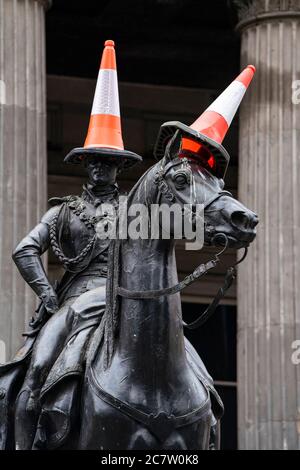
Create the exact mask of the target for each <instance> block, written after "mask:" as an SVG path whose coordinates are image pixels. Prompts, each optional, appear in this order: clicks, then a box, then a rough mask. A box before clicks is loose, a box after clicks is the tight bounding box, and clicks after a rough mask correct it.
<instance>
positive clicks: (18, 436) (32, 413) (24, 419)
mask: <svg viewBox="0 0 300 470" xmlns="http://www.w3.org/2000/svg"><path fill="white" fill-rule="evenodd" d="M71 303H72V301H68V302H66V303H65V304H64V305H63V306H62V307H61V308H60V309H59V310H58V312H56V313H55V314H54V315H53V316H52V317H51V318H50V319H49V320H48V322H47V323H46V324H45V326H44V327H43V328H42V330H41V331H40V333H39V336H38V338H37V340H36V343H35V345H34V348H33V352H32V357H31V362H30V365H29V368H28V372H27V374H26V377H25V380H24V383H23V386H22V389H21V391H20V393H19V395H18V397H17V401H16V407H15V442H16V449H22V450H27V449H31V447H32V443H33V440H34V436H35V432H36V424H37V420H38V417H39V412H40V405H39V395H40V390H41V388H42V386H43V384H44V381H45V379H46V377H47V375H48V373H49V370H50V368H51V366H52V365H53V363H54V361H55V360H56V358H57V357H58V355H59V353H60V351H61V349H62V347H63V345H64V342H65V339H66V336H67V335H68V332H69V329H68V327H67V314H68V310H69V306H70V304H71Z"/></svg>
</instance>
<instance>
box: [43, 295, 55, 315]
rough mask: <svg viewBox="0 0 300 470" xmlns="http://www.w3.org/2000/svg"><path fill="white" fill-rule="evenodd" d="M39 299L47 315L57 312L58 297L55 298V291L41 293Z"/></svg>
mask: <svg viewBox="0 0 300 470" xmlns="http://www.w3.org/2000/svg"><path fill="white" fill-rule="evenodd" d="M41 299H42V301H43V304H44V306H45V309H46V310H47V313H49V315H53V313H55V312H57V310H58V299H57V295H56V294H55V292H51V293H45V294H42V295H41Z"/></svg>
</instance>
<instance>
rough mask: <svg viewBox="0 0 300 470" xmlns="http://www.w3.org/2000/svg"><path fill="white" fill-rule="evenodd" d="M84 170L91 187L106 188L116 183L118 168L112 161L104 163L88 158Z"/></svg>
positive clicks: (94, 158)
mask: <svg viewBox="0 0 300 470" xmlns="http://www.w3.org/2000/svg"><path fill="white" fill-rule="evenodd" d="M85 168H86V171H87V173H88V176H89V181H90V183H92V184H93V185H97V186H98V185H99V186H106V185H110V184H114V183H115V182H116V177H117V169H118V167H117V165H116V163H114V162H113V161H110V160H108V161H107V162H105V161H104V160H100V159H99V158H97V157H90V158H89V159H88V160H87V162H86V165H85Z"/></svg>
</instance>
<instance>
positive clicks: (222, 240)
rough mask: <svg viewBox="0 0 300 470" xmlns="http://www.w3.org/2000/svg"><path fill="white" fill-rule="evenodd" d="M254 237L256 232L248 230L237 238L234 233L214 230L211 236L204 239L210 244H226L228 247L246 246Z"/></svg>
mask: <svg viewBox="0 0 300 470" xmlns="http://www.w3.org/2000/svg"><path fill="white" fill-rule="evenodd" d="M255 237H256V232H255V231H253V232H248V233H246V234H244V235H243V236H239V238H237V237H235V236H234V235H229V234H227V233H225V232H215V233H214V234H213V236H212V237H209V239H206V237H205V242H206V244H208V245H211V246H225V244H227V246H228V248H236V249H239V248H246V247H248V246H249V245H250V243H252V242H253V240H254V239H255Z"/></svg>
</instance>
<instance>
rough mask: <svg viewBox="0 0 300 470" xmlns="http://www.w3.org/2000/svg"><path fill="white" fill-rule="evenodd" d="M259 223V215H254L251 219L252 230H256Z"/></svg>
mask: <svg viewBox="0 0 300 470" xmlns="http://www.w3.org/2000/svg"><path fill="white" fill-rule="evenodd" d="M258 222H259V218H258V217H257V215H256V214H252V217H251V219H250V226H251V228H255V227H256V225H257V224H258Z"/></svg>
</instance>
